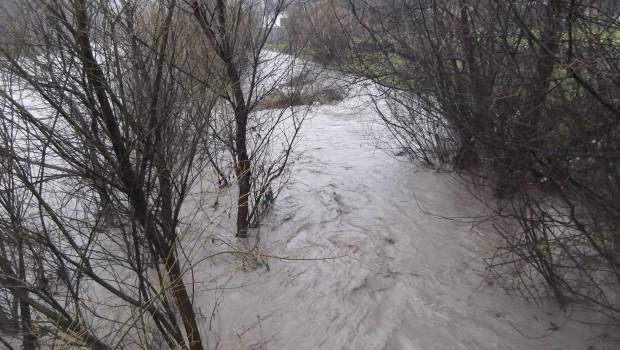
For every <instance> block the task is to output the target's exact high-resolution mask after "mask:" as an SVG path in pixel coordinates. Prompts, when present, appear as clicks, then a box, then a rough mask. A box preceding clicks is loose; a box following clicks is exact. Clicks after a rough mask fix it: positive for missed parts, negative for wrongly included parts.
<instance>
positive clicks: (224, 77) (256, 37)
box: [189, 0, 308, 238]
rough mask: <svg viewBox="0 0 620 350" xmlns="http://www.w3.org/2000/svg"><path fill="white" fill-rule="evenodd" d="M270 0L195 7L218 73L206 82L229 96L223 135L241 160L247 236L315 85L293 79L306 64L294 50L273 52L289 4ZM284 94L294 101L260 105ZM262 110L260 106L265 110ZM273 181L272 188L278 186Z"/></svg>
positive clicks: (242, 220) (237, 165)
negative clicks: (301, 104) (299, 103)
mask: <svg viewBox="0 0 620 350" xmlns="http://www.w3.org/2000/svg"><path fill="white" fill-rule="evenodd" d="M270 4H271V6H263V4H260V3H256V2H254V1H250V0H241V1H227V0H215V1H190V2H189V7H190V9H191V12H192V13H193V16H194V20H195V22H196V23H197V25H198V26H199V28H200V30H201V32H202V33H201V34H202V37H203V39H204V42H206V43H207V44H208V46H209V48H210V50H211V54H210V55H209V56H206V57H205V60H204V65H205V66H207V67H210V68H211V69H208V71H209V72H210V76H211V77H212V79H210V80H208V81H205V84H206V85H208V86H209V88H210V89H212V90H214V91H216V92H217V93H218V94H219V96H220V98H221V99H222V101H223V104H222V105H221V106H220V110H219V111H220V113H219V128H218V129H215V128H212V131H213V132H214V134H215V136H216V137H217V139H219V140H220V141H221V143H222V144H224V145H225V147H226V148H227V149H228V150H229V152H230V153H231V155H232V157H233V160H234V171H235V175H236V178H237V184H238V190H239V192H238V201H237V214H236V215H237V216H236V223H237V230H236V231H237V232H236V235H237V236H238V237H241V238H245V237H247V235H248V228H249V227H250V226H252V225H256V224H257V223H258V221H259V220H260V217H261V215H262V212H263V211H264V210H265V209H266V208H265V206H264V205H263V203H265V197H266V196H267V197H270V196H273V195H272V194H270V193H273V192H275V191H277V190H278V189H279V187H280V186H275V184H273V182H274V181H276V180H277V179H280V180H282V175H283V173H284V171H285V168H286V164H287V162H288V159H289V156H290V152H291V150H292V147H293V145H294V143H295V141H296V138H297V133H298V131H299V129H300V127H301V124H302V122H303V119H304V117H305V112H304V111H299V110H297V108H295V107H294V105H295V104H296V103H295V100H296V99H297V98H298V97H299V96H300V95H301V94H302V92H301V90H303V89H306V88H308V87H307V86H304V84H303V82H300V81H298V80H295V79H293V78H294V77H295V76H296V75H299V74H301V72H302V71H303V70H304V68H305V67H304V64H303V63H301V62H299V61H298V60H297V57H296V56H297V55H296V52H295V51H291V52H289V53H287V54H283V53H280V52H276V51H269V50H268V44H269V43H270V34H271V32H272V30H273V29H274V27H275V26H276V20H277V18H278V16H280V15H281V14H282V13H283V12H284V11H285V9H286V8H287V6H288V5H289V3H288V2H287V1H285V0H277V1H274V2H272V3H270ZM274 94H282V97H283V99H284V100H285V101H287V103H286V104H285V106H287V107H288V106H290V108H281V107H280V108H278V109H276V110H271V109H262V108H260V104H261V102H263V101H264V100H265V99H267V98H269V97H270V96H273V95H274ZM259 110H260V111H259ZM272 187H273V189H272Z"/></svg>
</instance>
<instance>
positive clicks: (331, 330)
mask: <svg viewBox="0 0 620 350" xmlns="http://www.w3.org/2000/svg"><path fill="white" fill-rule="evenodd" d="M361 100H362V99H360V98H352V99H348V100H345V101H343V102H341V103H339V104H337V105H333V106H321V107H318V108H316V109H315V110H313V111H312V112H311V114H310V115H309V119H308V120H307V121H306V124H305V125H304V127H303V131H302V136H301V139H300V142H299V146H298V148H297V150H296V153H295V157H294V158H295V161H294V162H293V164H292V168H291V169H292V172H291V178H290V181H289V183H288V184H287V186H286V187H285V189H284V190H283V192H282V193H281V194H280V196H279V197H278V198H277V200H276V202H275V205H274V207H273V208H272V209H271V211H270V212H269V214H268V215H267V217H266V219H265V223H264V224H263V225H262V227H261V228H260V243H259V245H258V247H259V248H258V249H259V251H260V253H261V254H265V255H270V256H271V257H268V258H264V260H265V262H267V264H268V265H269V270H268V269H267V268H266V267H265V266H264V265H263V266H258V267H257V268H255V269H253V268H252V267H253V266H250V267H248V266H247V265H246V266H245V267H246V268H245V269H243V266H242V265H243V264H242V262H241V260H244V259H242V258H241V257H240V256H233V255H228V254H225V255H222V256H218V257H216V258H210V259H207V260H204V261H203V262H201V263H200V264H198V265H197V267H196V268H195V269H194V276H195V278H196V279H197V280H199V281H200V282H201V283H200V284H199V286H200V287H199V288H198V289H197V290H196V293H197V304H198V306H199V308H200V312H201V314H202V317H203V327H204V332H205V333H206V334H209V347H212V348H215V347H219V348H222V349H287V350H288V349H422V350H425V349H603V348H605V347H598V346H599V345H598V343H599V342H600V341H601V339H602V338H604V337H605V335H606V334H601V333H602V331H600V330H596V329H591V328H589V326H586V325H584V324H583V323H579V322H574V321H571V320H569V319H570V317H571V314H570V313H562V312H560V311H559V310H557V309H555V308H554V307H553V305H552V303H550V305H548V306H544V307H540V306H535V305H531V304H527V303H526V302H525V301H523V300H522V299H519V298H517V297H512V296H509V295H507V294H506V293H505V292H504V291H503V290H502V288H500V287H499V286H497V285H495V284H492V283H489V281H488V280H487V279H485V278H484V272H483V271H484V265H483V263H482V260H481V258H482V257H483V256H488V255H489V254H490V252H491V251H492V249H493V241H494V238H493V235H492V232H491V231H485V230H484V229H483V228H479V227H475V226H473V227H472V224H471V223H466V222H462V221H458V220H456V221H455V220H446V219H442V218H440V217H438V216H437V215H443V216H451V217H456V216H469V215H474V214H477V213H479V212H480V211H481V210H482V209H481V208H482V207H481V205H480V204H479V203H478V202H477V201H476V200H475V199H474V198H473V197H472V196H471V194H469V193H468V192H467V191H465V190H464V189H463V188H461V186H459V184H458V183H457V182H456V181H454V180H453V179H452V178H451V177H450V176H448V175H445V174H441V173H438V172H436V171H433V170H430V169H425V168H423V167H420V166H416V165H414V164H412V163H410V162H407V161H405V160H404V159H398V157H394V156H393V155H391V154H389V153H388V152H384V151H381V150H377V148H376V147H374V146H373V144H372V142H370V139H369V138H368V137H367V136H366V135H367V132H366V131H367V130H368V125H369V124H368V123H369V120H371V119H372V111H371V110H370V109H364V108H361V107H360V105H359V102H360V101H361ZM221 195H222V196H223V197H224V198H226V197H227V196H228V197H229V199H230V198H232V197H234V194H233V193H229V194H226V193H223V194H221ZM220 201H221V200H220ZM429 212H430V213H434V214H437V215H430V214H429ZM224 213H226V211H225V212H224ZM211 215H212V216H213V214H211ZM212 218H213V217H212ZM214 221H217V219H216V220H214ZM223 221H224V222H226V221H227V219H226V218H224V219H223ZM226 227H227V225H226V224H221V223H220V225H219V230H220V232H221V234H218V238H217V239H215V240H208V241H207V242H205V243H201V244H198V245H199V246H198V247H195V248H196V249H195V250H194V253H195V254H194V255H193V256H194V257H195V259H196V260H199V259H200V257H201V256H206V255H208V254H212V253H214V252H215V253H216V252H217V251H218V249H220V250H227V249H229V248H228V247H227V246H226V245H225V244H221V243H218V242H220V239H222V240H223V241H225V242H229V244H235V243H234V242H235V241H234V239H233V238H232V234H231V233H230V232H227V229H226ZM228 231H229V230H228ZM214 247H215V248H214ZM218 247H219V248H218ZM278 257H281V258H285V259H279V258H278ZM303 259H307V260H303ZM313 259H317V260H313ZM321 259H323V260H321ZM558 328H559V329H558ZM616 345H617V344H616ZM589 346H593V347H589Z"/></svg>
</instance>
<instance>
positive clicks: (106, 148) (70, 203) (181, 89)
mask: <svg viewBox="0 0 620 350" xmlns="http://www.w3.org/2000/svg"><path fill="white" fill-rule="evenodd" d="M20 9H21V10H22V11H23V12H21V13H20V15H21V16H23V17H22V18H25V19H26V22H27V24H28V26H27V32H26V35H25V39H24V44H23V45H21V46H20V47H10V46H8V45H6V46H5V45H3V46H2V47H1V48H0V53H1V54H2V58H0V72H1V74H2V79H1V81H2V89H1V90H0V103H1V107H2V109H1V113H0V122H1V131H0V132H1V135H2V145H1V146H0V147H1V148H0V156H1V162H0V164H1V166H2V170H3V171H2V174H1V178H0V184H1V185H2V188H1V189H0V204H1V208H0V213H1V216H0V218H1V219H0V235H1V236H0V237H1V239H0V249H1V250H2V253H3V255H2V258H0V290H1V291H2V299H0V302H1V303H2V304H1V306H0V308H1V310H2V312H1V313H0V315H1V317H3V318H8V319H10V320H13V321H14V322H15V324H17V325H20V326H21V331H19V332H18V333H19V334H21V335H22V339H23V346H24V348H33V347H34V346H35V345H34V343H35V342H45V341H48V342H50V344H57V343H59V342H64V343H69V344H76V345H86V346H89V347H92V348H95V349H112V348H118V347H121V348H122V347H124V346H126V345H127V344H138V345H139V346H141V347H147V346H156V347H159V346H164V345H167V346H168V347H170V348H178V347H181V348H190V349H202V348H203V347H204V343H203V337H202V336H201V328H200V324H199V322H198V318H197V315H196V313H195V311H194V306H193V299H192V295H191V294H190V287H189V286H188V284H186V283H187V277H186V276H185V272H186V271H187V270H188V269H190V268H191V266H190V265H188V263H189V262H187V261H185V260H184V259H183V258H182V256H183V251H184V250H185V249H186V248H187V247H185V246H183V245H182V244H181V241H180V235H182V231H183V230H182V228H183V226H182V224H181V220H180V216H181V209H182V207H183V205H184V202H185V199H186V197H187V196H188V194H189V193H190V192H191V191H192V185H193V184H194V183H195V182H196V180H197V179H198V178H199V177H200V176H201V174H203V170H204V169H205V167H206V166H208V164H209V162H208V158H207V157H204V156H202V152H203V147H204V146H205V145H208V142H205V138H206V135H207V133H208V130H209V129H208V125H209V122H210V116H211V108H212V107H213V105H214V97H215V96H214V95H213V94H211V93H210V92H209V90H207V89H205V87H204V85H203V84H202V83H200V82H199V81H197V80H196V79H195V78H193V77H191V76H189V75H188V74H186V73H184V72H187V71H191V70H192V67H193V64H194V62H195V61H194V59H193V57H194V52H193V51H192V49H191V48H188V47H185V46H184V40H183V37H182V35H183V28H181V27H180V24H179V23H180V21H178V20H175V18H176V17H177V16H178V15H179V9H178V7H177V4H176V2H175V1H174V0H170V1H163V2H160V3H157V4H154V3H151V2H148V1H145V2H140V1H118V2H103V1H101V2H100V1H86V0H75V1H57V2H47V1H36V0H32V1H25V2H22V3H20ZM15 305H19V308H18V309H19V311H16V310H17V309H16V307H15ZM158 339H159V340H161V343H160V341H159V340H158ZM158 344H159V345H158Z"/></svg>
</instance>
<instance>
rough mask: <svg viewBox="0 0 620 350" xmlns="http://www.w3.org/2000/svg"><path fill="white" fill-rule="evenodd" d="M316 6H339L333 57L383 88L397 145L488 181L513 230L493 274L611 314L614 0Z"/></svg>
mask: <svg viewBox="0 0 620 350" xmlns="http://www.w3.org/2000/svg"><path fill="white" fill-rule="evenodd" d="M311 3H312V4H313V5H307V7H308V8H316V6H319V8H321V7H323V8H324V7H329V8H331V9H332V11H331V15H330V19H329V20H330V21H331V22H333V23H339V24H340V26H339V28H340V29H339V31H338V34H337V36H338V37H340V38H342V39H341V41H338V45H339V50H337V51H336V52H338V55H337V57H336V58H333V59H330V61H331V62H335V64H336V65H338V66H339V67H340V68H341V69H342V70H344V71H347V72H350V73H353V74H356V75H358V76H363V77H365V78H369V79H371V80H373V81H374V82H375V83H376V84H377V88H378V89H379V92H380V93H379V94H377V95H379V96H381V99H382V101H381V104H378V106H380V108H378V112H379V113H380V115H381V117H382V119H383V121H384V122H385V125H386V126H387V128H388V129H389V131H390V132H391V134H392V135H393V136H394V139H395V141H396V142H397V144H398V145H399V146H400V147H402V149H403V150H405V151H406V152H407V153H408V154H410V155H411V156H412V157H413V158H416V159H419V160H421V161H422V162H424V163H426V164H429V165H438V164H443V165H444V166H445V165H446V164H447V165H450V166H452V167H453V168H454V169H455V170H459V171H463V172H465V173H466V174H468V176H471V175H474V177H475V178H477V179H483V180H484V182H483V183H484V184H486V185H489V186H490V187H492V191H491V192H492V193H493V195H494V196H486V197H483V198H485V199H484V201H485V202H486V203H487V204H489V205H490V206H492V207H493V208H494V209H495V213H496V214H497V217H501V218H509V219H511V220H508V221H509V222H512V223H513V224H514V223H516V226H514V225H510V226H507V225H504V226H501V225H500V226H498V232H499V233H500V234H501V237H503V242H504V243H505V244H504V246H503V247H502V248H501V249H500V250H499V251H498V252H497V255H495V256H494V258H493V259H492V260H490V267H491V268H493V269H494V270H496V271H502V272H505V270H503V268H504V267H505V266H512V268H513V269H514V270H515V271H517V281H519V283H517V285H518V289H519V290H520V291H521V292H523V293H524V294H525V295H527V296H532V297H535V298H538V297H540V296H542V295H545V294H546V293H544V291H551V294H552V295H554V296H555V297H556V298H557V300H558V301H560V303H561V304H563V305H565V304H566V303H568V302H573V301H578V302H581V303H582V304H583V305H590V306H593V307H595V308H597V309H598V310H602V311H604V312H606V313H608V314H609V315H612V316H614V317H616V318H617V317H618V312H620V304H618V303H619V301H620V297H619V294H618V290H620V288H619V287H620V273H619V272H620V234H619V231H618V228H619V227H620V207H619V206H618V205H619V203H620V162H619V156H620V134H619V132H620V104H619V102H620V101H619V100H618V97H617V96H618V93H619V92H620V84H619V82H620V80H619V77H620V70H619V69H620V66H618V61H619V58H620V21H619V18H620V9H619V8H618V6H617V3H616V2H614V1H606V0H593V1H581V0H550V1H546V2H540V1H493V0H488V1H468V0H395V1H369V0H349V1H348V2H346V3H344V4H343V3H342V2H340V1H316V2H311ZM317 4H320V5H317ZM313 6H314V7H313ZM318 17H320V16H318ZM323 20H325V19H323ZM313 35H319V34H313ZM302 37H303V35H302ZM311 42H312V41H311ZM329 45H331V43H327V42H321V41H320V40H317V43H316V45H315V47H316V48H320V47H323V48H325V47H328V46H329ZM325 50H326V49H325ZM326 51H328V50H326ZM468 178H471V177H468ZM476 183H480V182H479V181H476ZM493 197H494V198H493ZM507 227H510V229H507ZM545 286H546V287H545Z"/></svg>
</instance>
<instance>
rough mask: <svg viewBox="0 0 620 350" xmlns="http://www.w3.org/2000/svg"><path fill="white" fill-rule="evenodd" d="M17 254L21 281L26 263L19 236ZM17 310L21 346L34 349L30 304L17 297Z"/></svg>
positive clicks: (25, 348)
mask: <svg viewBox="0 0 620 350" xmlns="http://www.w3.org/2000/svg"><path fill="white" fill-rule="evenodd" d="M18 254H19V270H18V278H19V279H21V280H22V281H25V279H26V264H25V262H24V243H23V240H22V239H21V238H20V239H19V243H18ZM24 294H25V295H26V297H27V296H28V292H27V291H24ZM19 312H20V317H21V326H22V346H23V348H24V350H35V349H36V346H37V337H36V335H35V334H34V329H33V328H32V317H31V314H30V305H28V303H27V302H26V301H25V300H24V299H19Z"/></svg>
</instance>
